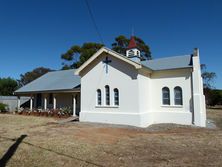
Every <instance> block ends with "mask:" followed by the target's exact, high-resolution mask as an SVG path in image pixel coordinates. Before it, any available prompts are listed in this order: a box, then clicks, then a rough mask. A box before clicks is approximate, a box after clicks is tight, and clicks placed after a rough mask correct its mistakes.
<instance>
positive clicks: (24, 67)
mask: <svg viewBox="0 0 222 167" xmlns="http://www.w3.org/2000/svg"><path fill="white" fill-rule="evenodd" d="M88 1H89V4H90V6H91V8H92V10H93V13H94V17H95V19H96V22H97V26H98V28H99V30H100V33H101V35H102V38H103V40H104V43H105V44H106V46H108V47H110V45H111V43H113V42H114V38H115V37H116V36H118V35H120V34H123V35H126V36H128V37H130V35H131V31H132V27H134V34H135V35H136V36H139V37H141V38H142V39H143V40H144V41H145V42H146V43H147V44H148V45H149V46H150V48H151V52H152V56H153V57H154V58H160V57H166V56H177V55H184V54H190V53H192V51H193V48H195V47H198V48H199V49H200V58H201V63H204V64H206V65H207V70H208V71H213V72H216V74H217V78H216V80H215V87H216V88H220V89H222V10H221V9H222V1H220V0H201V1H200V0H199V1H198V0H196V1H194V0H151V1H150V0H136V1H135V0H127V1H126V0H109V1H108V0H107V1H105V0H88ZM84 42H100V40H99V37H98V35H97V33H96V31H95V29H94V26H93V23H92V20H91V19H90V16H89V13H88V11H87V7H86V4H85V1H83V0H0V58H1V59H0V60H1V61H0V62H1V63H0V77H8V76H10V77H13V78H15V79H18V78H19V75H20V74H23V73H25V72H27V71H30V70H32V69H34V68H36V67H39V66H44V67H49V68H52V69H60V68H61V67H62V65H61V63H62V60H61V59H60V55H61V54H62V53H64V52H65V51H66V50H67V49H69V48H70V47H71V46H72V45H75V44H82V43H84Z"/></svg>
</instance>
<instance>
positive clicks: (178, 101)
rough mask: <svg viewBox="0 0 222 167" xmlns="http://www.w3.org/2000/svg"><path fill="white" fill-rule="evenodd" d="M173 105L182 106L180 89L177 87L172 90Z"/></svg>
mask: <svg viewBox="0 0 222 167" xmlns="http://www.w3.org/2000/svg"><path fill="white" fill-rule="evenodd" d="M174 104H175V105H183V94H182V89H181V87H179V86H177V87H175V88H174Z"/></svg>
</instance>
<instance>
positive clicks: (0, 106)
mask: <svg viewBox="0 0 222 167" xmlns="http://www.w3.org/2000/svg"><path fill="white" fill-rule="evenodd" d="M7 107H8V105H7V104H3V103H0V112H6V111H7Z"/></svg>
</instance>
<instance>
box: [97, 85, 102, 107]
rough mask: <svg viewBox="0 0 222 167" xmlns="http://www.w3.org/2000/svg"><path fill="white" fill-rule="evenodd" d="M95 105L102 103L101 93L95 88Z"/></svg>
mask: <svg viewBox="0 0 222 167" xmlns="http://www.w3.org/2000/svg"><path fill="white" fill-rule="evenodd" d="M97 105H99V106H101V105H102V95H101V90H100V89H97Z"/></svg>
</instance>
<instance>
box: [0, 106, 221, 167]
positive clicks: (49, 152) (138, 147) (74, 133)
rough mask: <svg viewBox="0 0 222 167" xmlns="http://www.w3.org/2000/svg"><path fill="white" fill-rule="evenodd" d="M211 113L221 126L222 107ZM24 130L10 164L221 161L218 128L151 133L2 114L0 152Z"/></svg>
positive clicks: (218, 163) (192, 163) (201, 163)
mask: <svg viewBox="0 0 222 167" xmlns="http://www.w3.org/2000/svg"><path fill="white" fill-rule="evenodd" d="M208 117H210V118H211V119H214V120H216V122H217V124H218V125H220V124H221V123H220V121H219V120H221V117H222V111H221V110H211V111H210V112H208ZM219 118H220V119H219ZM23 134H24V135H27V137H26V138H24V140H23V141H22V142H21V143H20V144H19V145H18V148H17V150H16V151H15V153H14V154H13V155H12V156H11V158H10V159H9V161H8V162H7V166H21V167H22V166H25V167H26V166H28V167H29V166H50V167H51V166H55V167H56V166H59V167H60V166H198V167H199V166H222V140H221V139H222V130H220V129H216V130H210V129H204V128H191V127H182V126H181V127H174V128H173V127H172V128H168V129H167V130H159V131H153V132H152V131H147V130H138V129H132V128H117V127H116V128H114V127H110V126H97V125H92V124H83V123H70V124H56V123H55V120H54V119H52V118H42V117H31V116H19V115H2V114H1V115H0V157H3V156H4V155H6V153H7V152H8V149H9V148H10V147H11V146H12V145H13V144H14V143H15V142H16V140H12V139H18V138H19V137H20V136H21V135H23ZM0 166H1V164H0Z"/></svg>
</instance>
